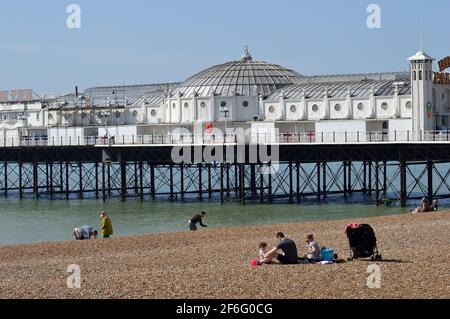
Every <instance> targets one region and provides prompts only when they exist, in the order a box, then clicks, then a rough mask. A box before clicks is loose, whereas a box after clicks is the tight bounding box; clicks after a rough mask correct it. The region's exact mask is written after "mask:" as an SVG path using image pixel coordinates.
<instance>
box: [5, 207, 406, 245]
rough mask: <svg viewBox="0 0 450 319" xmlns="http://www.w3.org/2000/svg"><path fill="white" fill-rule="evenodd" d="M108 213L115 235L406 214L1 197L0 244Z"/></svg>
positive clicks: (51, 235) (39, 238) (62, 231)
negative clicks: (189, 225) (198, 222)
mask: <svg viewBox="0 0 450 319" xmlns="http://www.w3.org/2000/svg"><path fill="white" fill-rule="evenodd" d="M102 210H106V211H108V212H109V213H110V216H111V219H112V221H113V225H114V231H115V236H125V235H134V234H150V233H161V232H168V231H180V230H183V231H184V230H186V222H187V220H188V219H189V218H190V217H191V216H192V215H194V214H195V213H198V212H200V211H201V210H205V211H207V212H208V213H209V216H208V217H207V219H206V222H205V223H206V224H208V225H209V226H210V227H219V226H239V225H255V224H273V223H288V222H296V221H311V220H330V219H344V218H353V217H354V218H355V219H356V220H357V219H358V217H369V216H380V215H390V214H398V213H404V212H406V211H407V210H405V209H401V208H399V207H378V208H377V207H375V206H374V205H372V204H367V205H366V204H362V203H345V202H344V201H343V200H341V201H334V202H330V203H322V204H317V203H315V202H310V203H302V204H301V205H289V204H274V205H267V204H266V205H258V204H249V205H247V206H241V205H238V204H227V205H224V206H221V205H218V204H217V203H198V202H196V203H170V202H144V203H141V202H139V201H128V202H126V203H125V204H122V203H120V202H119V201H118V200H111V201H109V202H107V203H106V204H104V203H103V202H102V201H97V200H70V201H64V200H57V201H48V200H39V201H34V200H24V201H19V200H17V199H14V198H11V199H8V198H2V199H0V245H7V244H15V243H31V242H44V241H55V240H71V239H72V230H73V228H74V227H77V226H81V225H87V224H90V225H93V226H96V227H98V225H99V213H100V212H101V211H102Z"/></svg>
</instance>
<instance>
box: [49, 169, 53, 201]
mask: <svg viewBox="0 0 450 319" xmlns="http://www.w3.org/2000/svg"><path fill="white" fill-rule="evenodd" d="M49 177H50V200H53V162H52V163H50V171H49Z"/></svg>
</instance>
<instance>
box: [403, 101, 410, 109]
mask: <svg viewBox="0 0 450 319" xmlns="http://www.w3.org/2000/svg"><path fill="white" fill-rule="evenodd" d="M405 106H406V108H407V109H411V106H412V105H411V102H409V101H408V102H406V105H405Z"/></svg>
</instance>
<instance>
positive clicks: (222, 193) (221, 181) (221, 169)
mask: <svg viewBox="0 0 450 319" xmlns="http://www.w3.org/2000/svg"><path fill="white" fill-rule="evenodd" d="M223 166H224V163H220V204H221V205H223V204H225V196H224V195H225V194H224V189H223V188H224V182H223V178H224V176H223V174H224V167H223Z"/></svg>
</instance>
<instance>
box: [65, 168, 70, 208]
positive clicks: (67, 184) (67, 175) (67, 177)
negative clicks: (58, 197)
mask: <svg viewBox="0 0 450 319" xmlns="http://www.w3.org/2000/svg"><path fill="white" fill-rule="evenodd" d="M69 165H70V163H69V162H66V180H65V182H66V187H65V188H66V200H69V192H70V184H69Z"/></svg>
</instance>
